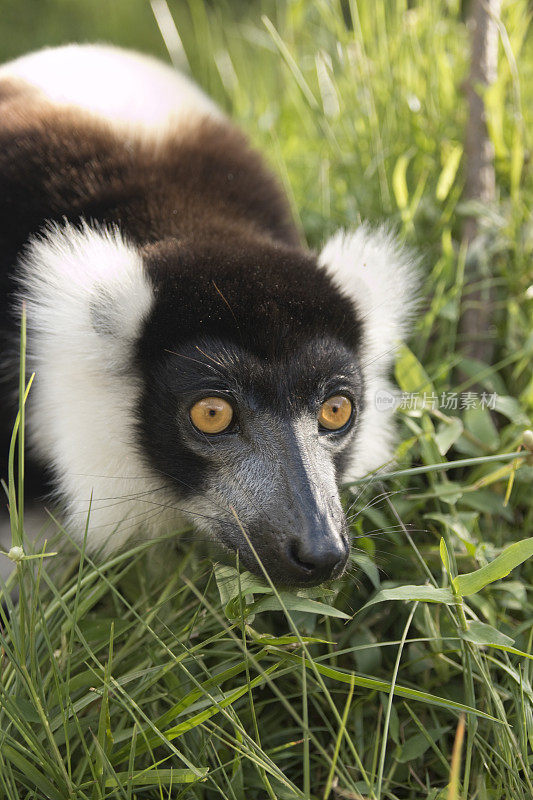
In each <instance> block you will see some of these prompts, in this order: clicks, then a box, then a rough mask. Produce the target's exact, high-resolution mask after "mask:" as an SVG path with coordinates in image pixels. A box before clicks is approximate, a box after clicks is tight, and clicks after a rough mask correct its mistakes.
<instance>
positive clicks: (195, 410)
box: [189, 397, 233, 433]
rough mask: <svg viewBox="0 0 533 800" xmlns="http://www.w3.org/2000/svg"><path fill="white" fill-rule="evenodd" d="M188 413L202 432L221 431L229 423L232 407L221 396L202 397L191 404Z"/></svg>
mask: <svg viewBox="0 0 533 800" xmlns="http://www.w3.org/2000/svg"><path fill="white" fill-rule="evenodd" d="M189 415H190V417H191V422H192V424H193V425H194V427H195V428H198V430H199V431H201V432H202V433H222V431H225V430H226V428H229V426H230V424H231V420H232V419H233V409H232V407H231V405H230V404H229V403H228V401H227V400H223V399H222V397H204V398H203V399H202V400H198V402H197V403H195V404H194V405H193V407H192V408H191V410H190V411H189Z"/></svg>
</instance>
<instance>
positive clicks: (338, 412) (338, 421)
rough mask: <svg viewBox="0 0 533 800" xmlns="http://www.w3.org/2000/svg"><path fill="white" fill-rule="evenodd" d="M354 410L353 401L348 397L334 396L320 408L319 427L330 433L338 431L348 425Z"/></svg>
mask: <svg viewBox="0 0 533 800" xmlns="http://www.w3.org/2000/svg"><path fill="white" fill-rule="evenodd" d="M352 410H353V406H352V401H351V400H350V399H349V398H348V397H346V396H345V395H343V394H334V395H333V396H332V397H328V399H327V400H325V401H324V402H323V403H322V405H321V406H320V413H319V415H318V422H319V425H320V427H321V428H325V429H326V430H328V431H338V430H340V429H341V428H344V426H345V425H347V424H348V422H349V421H350V418H351V416H352Z"/></svg>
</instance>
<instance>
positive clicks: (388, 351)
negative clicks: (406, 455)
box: [320, 224, 419, 480]
mask: <svg viewBox="0 0 533 800" xmlns="http://www.w3.org/2000/svg"><path fill="white" fill-rule="evenodd" d="M320 263H321V264H322V265H323V266H324V267H325V268H326V270H327V271H328V273H329V274H330V275H331V277H332V278H333V280H334V282H335V284H336V285H337V286H338V288H339V289H341V291H342V292H343V293H344V294H345V295H347V296H348V297H349V298H350V300H351V301H352V303H353V304H354V306H355V308H356V311H357V315H358V317H359V319H360V320H361V322H362V326H363V345H362V349H361V369H362V371H363V377H364V380H365V410H364V412H363V417H362V419H361V420H360V427H359V434H358V436H357V439H356V442H355V446H354V456H353V459H352V463H351V467H350V469H349V472H348V474H347V475H346V476H345V477H346V478H347V479H348V480H350V479H351V480H355V479H357V478H360V477H362V476H363V475H366V474H367V473H368V472H372V471H374V470H377V469H379V468H381V467H384V466H386V465H387V463H389V462H390V460H391V459H392V454H393V448H394V424H393V420H392V412H393V406H392V404H390V405H387V404H385V405H383V402H382V401H383V399H384V398H385V399H387V397H389V398H392V397H393V391H394V390H393V388H392V386H391V384H390V383H389V381H388V380H387V375H388V372H389V370H390V367H391V364H392V363H393V361H394V356H395V353H396V350H397V347H398V344H399V343H400V341H401V340H402V338H403V337H404V336H405V335H406V333H407V330H408V327H409V323H410V322H411V320H412V317H413V314H414V311H415V308H416V304H417V296H418V283H419V273H418V268H417V260H416V258H414V257H413V254H412V253H411V252H410V251H409V250H408V249H407V248H405V247H403V246H402V245H401V244H400V243H399V242H398V240H397V239H396V237H395V236H394V234H393V233H392V232H391V231H390V230H389V229H388V228H386V227H385V226H382V227H379V228H375V229H373V228H371V227H370V226H369V225H368V224H362V225H360V227H359V228H357V229H356V230H355V231H353V232H351V233H347V232H344V231H338V232H337V233H336V234H335V235H334V236H333V237H332V238H331V239H330V240H329V241H328V242H327V243H326V245H325V247H324V249H323V250H322V252H321V254H320ZM380 400H381V402H380Z"/></svg>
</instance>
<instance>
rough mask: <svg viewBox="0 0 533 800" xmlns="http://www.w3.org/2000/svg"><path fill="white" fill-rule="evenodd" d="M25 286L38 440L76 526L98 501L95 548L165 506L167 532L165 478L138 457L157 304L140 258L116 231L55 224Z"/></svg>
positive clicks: (28, 260) (25, 273)
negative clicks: (137, 420) (138, 364)
mask: <svg viewBox="0 0 533 800" xmlns="http://www.w3.org/2000/svg"><path fill="white" fill-rule="evenodd" d="M21 287H22V299H23V300H24V301H25V303H26V313H27V320H28V367H29V369H30V370H31V371H34V372H35V380H34V384H33V386H32V389H31V391H30V398H29V403H28V426H29V434H30V436H29V438H30V441H31V442H32V446H33V447H34V448H35V450H36V451H37V452H38V453H40V454H41V455H42V456H43V457H44V458H45V459H46V461H47V462H48V463H50V462H51V465H52V468H53V470H54V473H55V475H56V478H57V480H58V484H59V490H60V493H61V494H62V495H63V496H64V497H66V498H67V509H66V511H67V516H68V518H69V522H70V523H71V524H72V527H73V530H74V531H77V532H78V534H81V533H82V532H83V530H84V528H85V524H86V521H87V514H88V511H89V506H90V509H91V511H90V544H91V549H95V548H98V547H100V546H103V545H104V544H105V543H107V546H108V547H109V549H111V548H112V549H115V548H116V547H117V546H119V545H120V544H121V543H122V542H123V541H124V540H125V539H126V538H127V537H128V536H129V535H130V534H131V532H132V528H135V527H137V526H141V525H142V523H143V521H146V519H147V518H149V517H150V516H152V515H153V514H155V513H158V512H159V513H158V517H159V519H158V530H159V531H160V532H164V529H165V519H166V515H165V512H164V511H163V510H161V505H163V504H164V503H165V502H166V500H167V498H166V496H164V490H162V489H161V487H162V485H163V483H164V481H163V480H162V479H158V477H157V475H155V474H151V472H150V470H149V469H148V468H147V466H146V464H145V463H144V462H143V460H142V459H141V457H140V456H139V455H138V452H137V449H136V447H135V445H134V437H133V431H132V427H131V426H132V423H133V419H134V408H135V404H136V402H137V399H138V395H139V386H138V384H137V380H136V378H135V376H134V374H133V371H132V369H131V367H130V363H131V350H132V346H133V343H134V341H135V340H136V338H137V337H138V335H139V332H140V328H141V325H142V322H143V319H144V318H145V317H146V316H147V314H148V313H149V311H150V308H151V306H152V302H153V290H152V287H151V284H150V282H149V280H148V278H147V276H146V275H145V272H144V267H143V262H142V259H141V256H140V255H139V253H138V252H137V250H136V249H135V248H134V247H133V246H132V245H130V244H128V243H127V242H125V241H124V239H123V238H122V237H121V235H120V233H119V232H118V231H117V230H106V229H103V228H102V229H94V228H91V227H89V226H88V225H84V226H83V227H82V228H81V229H78V228H75V227H73V226H71V225H65V226H62V227H59V226H51V227H50V228H49V229H48V231H47V233H46V234H45V235H44V236H43V237H39V238H37V237H36V238H34V239H33V240H32V241H31V244H30V246H29V248H28V249H27V250H26V251H25V254H24V257H23V260H22V264H21ZM95 315H96V317H97V318H98V320H99V321H100V323H102V321H103V322H104V327H103V330H102V331H98V328H96V329H95V323H94V320H95ZM91 498H92V502H91ZM154 502H155V503H156V504H155V505H154ZM174 518H175V515H174ZM169 524H170V522H169ZM119 527H120V530H117V529H118V528H119ZM110 537H112V541H111V540H110Z"/></svg>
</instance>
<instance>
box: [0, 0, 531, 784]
mask: <svg viewBox="0 0 533 800" xmlns="http://www.w3.org/2000/svg"><path fill="white" fill-rule="evenodd" d="M146 5H148V4H146ZM458 5H459V4H458V3H455V2H454V1H453V0H450V1H449V2H446V3H445V2H430V0H425V1H422V2H418V3H417V4H416V5H415V7H414V8H411V9H407V7H406V6H407V4H406V3H403V2H401V1H400V0H398V2H393V3H388V2H385V0H377V1H376V2H373V3H370V2H368V3H367V2H359V3H356V2H355V0H354V2H344V3H342V12H341V7H340V6H337V5H336V4H333V3H327V2H325V0H324V2H316V3H306V2H303V0H294V1H293V2H287V3H281V2H280V3H274V2H270V3H266V4H263V5H262V7H261V9H259V8H257V9H256V8H254V9H253V11H248V10H243V8H242V7H240V6H239V7H233V6H219V5H218V4H212V5H205V4H204V3H203V2H200V0H198V1H196V0H190V2H189V3H188V4H181V3H180V4H178V3H169V7H170V10H171V11H172V14H173V16H174V19H175V21H176V25H177V28H178V31H179V34H180V36H181V39H182V41H183V44H184V46H185V50H186V53H187V56H188V60H189V63H190V64H191V67H192V71H193V73H194V75H195V76H196V78H197V79H198V80H199V81H200V82H201V83H202V85H204V86H205V87H206V88H207V89H208V90H210V91H211V92H212V93H213V94H214V95H215V97H216V98H217V99H218V100H219V102H221V103H222V104H223V105H224V107H225V108H226V109H227V110H229V111H231V112H232V114H233V115H234V117H235V118H236V119H238V120H240V121H241V123H242V124H243V125H244V127H245V128H246V129H247V131H248V133H249V134H250V136H251V137H252V139H253V140H254V142H255V143H256V144H257V145H258V146H259V147H261V149H262V150H263V152H265V154H266V155H267V157H268V159H269V161H270V163H271V164H272V165H273V166H274V168H275V169H276V171H277V172H278V174H279V175H280V179H281V180H282V181H283V183H284V185H285V186H286V188H287V191H288V193H289V196H290V198H291V202H292V205H293V208H294V211H295V214H296V215H297V217H298V220H299V223H300V226H301V230H302V233H303V235H305V237H306V238H307V241H308V242H309V243H310V244H311V245H312V246H318V245H319V243H320V242H321V241H323V239H324V238H325V237H326V236H327V235H328V234H329V233H330V232H332V231H333V230H334V229H335V228H337V227H339V226H342V227H350V226H352V225H354V224H356V223H357V222H358V220H359V218H360V217H364V218H369V219H371V220H376V221H377V220H379V219H382V218H384V217H386V218H388V219H392V221H393V222H394V223H395V224H396V225H397V227H398V231H399V234H400V235H401V236H403V237H404V238H405V239H406V240H407V241H408V242H409V243H410V244H411V245H413V246H415V247H416V248H417V249H418V250H419V251H420V252H421V253H422V255H423V261H424V265H425V275H426V279H425V284H424V287H423V295H424V297H427V298H428V302H427V304H426V306H425V307H424V309H423V310H422V312H421V314H420V318H419V320H418V321H417V326H416V333H415V336H414V337H413V340H412V344H411V346H410V348H407V347H406V348H404V349H403V350H402V351H401V353H400V357H399V360H398V364H397V368H396V374H395V377H396V381H397V383H398V386H399V388H400V390H401V391H403V392H404V393H406V394H407V393H411V394H412V393H415V394H416V393H418V394H419V395H422V394H423V392H426V395H427V396H428V397H429V396H430V395H433V394H434V395H435V396H436V397H439V398H440V397H441V396H442V394H443V393H446V395H449V393H451V392H457V393H458V394H459V403H458V406H457V408H453V407H450V408H442V407H433V405H432V403H431V402H427V403H426V404H425V405H423V406H420V404H419V405H418V406H417V407H415V408H409V407H406V408H401V409H400V410H399V412H398V416H399V418H400V426H401V443H400V445H399V448H398V452H397V464H395V465H394V466H393V467H392V466H391V467H390V468H389V469H388V474H384V475H380V476H379V479H380V483H379V484H377V485H376V484H374V486H373V487H369V486H367V485H366V483H365V482H363V483H358V484H357V485H355V486H352V487H347V488H346V490H345V502H346V508H347V509H349V514H350V518H351V520H352V521H351V528H352V532H353V541H354V553H353V562H352V568H351V569H350V571H349V573H348V574H347V575H346V577H345V578H343V579H342V580H340V581H338V582H337V583H336V584H335V585H334V586H331V587H327V588H325V589H322V590H314V591H306V592H299V593H298V594H296V595H295V594H294V593H290V592H280V591H279V590H277V589H275V587H273V586H271V585H269V584H268V583H265V582H261V581H259V580H258V579H256V578H252V577H251V576H249V575H246V574H244V575H241V576H239V574H238V572H237V571H235V570H232V569H231V568H230V567H221V566H216V567H213V565H212V564H211V563H210V562H209V561H208V560H207V559H203V558H202V557H201V556H200V555H199V554H196V553H194V552H193V551H191V549H190V547H189V545H188V542H189V541H190V537H189V536H184V538H183V545H182V547H181V549H180V550H179V551H178V553H177V554H176V556H175V560H174V561H173V562H172V564H173V566H172V569H170V570H168V573H167V574H165V575H163V576H161V575H160V574H159V573H158V572H157V571H156V570H155V569H154V568H153V562H154V561H155V557H154V546H153V545H151V544H149V543H138V542H137V543H135V545H132V546H131V547H130V549H129V550H128V551H127V552H124V553H121V554H120V555H117V556H115V557H113V558H111V559H108V560H106V561H105V562H102V561H99V560H97V559H93V558H91V557H89V556H88V555H87V553H86V552H85V547H84V546H81V547H80V546H76V545H75V544H74V543H72V542H70V540H69V535H68V531H62V530H61V526H60V524H59V523H55V522H54V524H53V525H52V526H51V527H52V530H57V534H56V535H55V536H54V538H53V540H52V541H50V542H48V543H47V544H46V550H44V551H43V557H41V556H38V557H37V558H29V556H31V555H38V553H39V552H41V548H42V547H43V544H42V543H40V544H38V545H36V550H35V553H34V551H33V545H32V544H31V543H30V542H29V541H27V540H26V538H25V534H24V525H23V520H24V516H23V493H24V480H23V471H22V464H23V460H22V458H21V457H20V455H21V452H22V450H20V451H19V458H18V463H17V462H16V459H15V453H16V452H17V447H18V445H17V443H16V442H15V440H14V441H13V446H12V452H11V456H10V465H11V470H10V475H9V481H8V482H9V485H8V487H7V494H8V499H9V504H10V515H11V522H12V535H13V541H12V544H13V546H14V547H18V548H22V551H21V550H15V551H11V557H12V558H13V559H14V560H15V561H16V568H15V570H14V572H13V574H12V576H11V577H10V578H9V580H8V582H7V585H6V586H2V602H3V610H2V612H1V625H0V648H1V650H0V673H1V680H0V796H3V797H6V798H8V800H15V799H16V800H18V799H19V798H28V800H29V799H30V798H32V799H33V798H52V800H56V798H57V800H62V799H63V798H67V797H73V798H91V800H92V798H115V797H117V798H134V797H139V798H141V797H147V798H161V797H198V798H206V800H211V798H228V799H229V798H231V800H241V798H242V799H243V800H244V798H246V800H249V798H264V797H270V798H294V797H301V798H311V797H312V798H327V797H330V798H332V797H333V798H348V800H355V799H356V798H361V797H363V798H373V799H374V800H377V798H379V799H380V800H381V798H413V799H415V798H416V799H418V798H426V797H427V798H431V800H437V798H442V799H444V798H454V799H455V798H463V799H464V798H469V800H471V799H472V798H479V800H489V799H490V800H496V799H497V798H506V800H507V798H511V797H512V798H513V800H528V799H529V798H530V797H531V796H532V794H533V787H532V782H531V781H532V779H531V767H532V761H531V749H532V745H533V688H532V681H531V676H532V671H533V665H532V656H531V653H532V639H533V632H532V626H531V620H532V619H533V605H532V603H531V578H532V573H531V563H532V562H531V560H530V561H528V562H527V561H524V560H523V558H522V556H523V557H524V558H525V557H526V556H527V555H528V552H529V550H528V548H529V547H530V544H527V543H524V544H523V545H521V546H520V548H521V549H520V553H519V554H518V556H516V551H513V552H514V553H515V557H514V560H513V561H512V565H513V571H512V573H511V574H510V575H509V576H508V577H505V578H504V577H503V576H504V574H505V570H504V567H503V566H502V567H501V569H500V567H499V565H501V564H502V563H504V562H503V561H502V560H501V559H500V560H498V559H497V556H498V555H499V554H500V552H501V551H502V550H503V549H504V548H505V547H506V546H507V545H510V544H511V543H512V542H517V541H520V540H525V539H526V538H527V537H528V536H531V535H532V533H533V511H532V505H531V488H530V487H531V482H532V478H533V467H532V466H531V463H529V462H530V458H529V456H528V452H529V451H527V449H525V448H524V446H523V445H524V444H526V445H527V443H528V441H529V439H528V438H527V437H526V438H524V430H525V429H526V428H527V427H528V426H530V424H531V422H530V416H531V411H532V408H533V379H532V378H531V359H532V355H533V352H532V349H533V339H532V334H531V305H529V306H528V305H527V303H528V301H527V299H526V292H527V289H528V286H529V284H530V283H531V266H530V265H531V255H532V252H531V251H532V249H533V236H532V228H531V222H530V220H529V219H528V215H527V209H528V208H530V207H531V199H532V194H533V192H532V187H531V178H530V174H529V172H528V165H527V158H528V155H527V154H528V147H530V145H531V143H530V142H528V141H527V139H526V138H525V136H526V134H525V131H526V130H527V122H528V120H527V118H526V119H525V120H524V118H523V117H520V115H519V114H517V111H519V110H521V112H522V114H523V115H527V114H528V113H529V114H530V110H531V108H532V103H531V92H532V89H531V87H532V86H533V80H532V71H533V58H532V55H531V53H532V50H531V49H530V50H529V51H528V50H527V49H526V46H525V44H524V37H525V36H526V35H527V34H526V30H527V24H526V18H527V3H526V2H525V0H524V2H522V1H521V0H518V1H517V2H514V3H510V2H508V3H504V14H503V20H504V23H505V25H506V30H507V34H508V37H509V44H510V48H511V50H510V53H511V55H513V56H514V61H513V58H511V57H510V55H509V53H507V54H506V55H505V54H503V55H502V59H501V67H500V77H499V79H498V82H497V85H496V87H495V89H494V91H493V92H492V95H491V97H489V98H488V103H489V111H490V118H489V123H490V130H491V135H492V137H493V139H494V143H495V149H496V156H497V176H498V186H499V203H498V206H497V208H495V209H493V210H492V211H491V212H490V214H488V213H486V214H485V216H483V220H484V221H485V222H486V224H487V227H488V229H489V231H488V238H487V239H486V240H485V242H484V246H485V247H486V250H487V255H488V256H490V263H491V265H492V267H493V269H494V273H493V276H492V277H491V278H490V280H492V281H493V282H494V286H495V289H496V293H497V307H496V324H495V329H494V338H495V340H496V355H495V363H494V364H492V365H486V364H479V363H475V362H468V361H465V360H464V359H463V360H461V357H460V355H459V349H460V336H459V333H458V317H459V311H460V309H461V307H464V304H465V303H466V302H468V293H469V289H470V287H468V286H465V285H464V281H463V278H464V266H465V261H466V259H467V258H468V257H469V254H468V253H466V252H465V251H464V249H463V248H462V247H461V222H462V215H463V214H464V209H463V208H462V207H461V204H460V195H461V174H462V173H461V161H460V158H461V156H462V150H461V148H462V140H463V126H464V121H465V109H464V104H463V100H462V95H461V81H462V80H463V78H464V74H465V70H466V65H467V58H468V47H467V36H466V32H465V29H464V25H463V23H462V22H461V20H460V17H459V8H458ZM52 6H53V4H52ZM57 7H58V14H59V4H58V6H57ZM86 7H87V9H88V7H89V6H88V4H85V3H80V4H79V8H80V9H81V10H80V11H79V13H80V15H81V17H82V18H83V20H84V26H85V27H84V34H83V37H82V34H81V33H80V34H78V35H79V37H80V38H81V37H82V38H85V39H87V38H91V34H92V33H93V31H94V36H99V37H100V38H101V37H102V36H103V35H105V32H104V33H102V30H103V29H102V27H101V26H102V25H105V18H104V19H103V20H96V19H94V20H93V21H91V22H90V24H89V22H88V20H89V21H90V20H92V16H91V15H92V12H89V11H88V10H86ZM120 8H122V6H121V4H120V3H119V4H117V6H116V7H115V8H114V10H113V12H112V13H111V12H110V19H111V18H112V20H113V25H112V30H111V31H110V33H109V35H110V36H111V35H112V36H113V37H115V38H117V40H120V36H121V35H122V34H121V32H120V31H121V28H120V25H119V23H118V17H117V14H119V11H117V9H120ZM140 8H141V6H140V5H138V4H136V3H132V4H131V5H130V6H128V8H126V6H124V8H123V10H122V11H121V12H120V13H122V14H123V15H124V18H125V19H126V18H127V20H128V24H127V29H125V30H126V32H125V33H124V36H125V37H126V33H127V42H128V43H129V44H135V42H136V39H135V36H136V35H137V34H135V24H137V26H138V30H139V33H138V37H139V38H138V40H137V41H138V42H139V43H141V42H148V39H149V37H148V34H147V33H146V32H145V30H144V28H142V26H143V25H144V24H145V23H144V22H141V20H146V19H147V18H146V17H145V16H144V13H145V12H144V10H143V11H142V12H141V11H140ZM261 11H263V12H264V13H263V16H262V15H261V13H260V12H261ZM36 13H37V12H36ZM104 17H105V15H104ZM57 25H58V26H59V25H60V22H59V21H58V22H57ZM141 28H142V32H141ZM154 30H155V29H154ZM150 36H151V34H150ZM143 37H144V38H143ZM150 41H151V40H150ZM150 46H151V45H150ZM154 46H155V45H154ZM518 89H520V91H518ZM487 280H489V278H487ZM529 303H530V304H531V300H529ZM23 352H24V342H23V347H22V353H23ZM459 364H460V366H461V378H460V379H458V378H457V377H456V367H457V366H458V365H459ZM465 375H466V376H467V377H466V378H465ZM21 376H22V378H21V395H22V396H23V395H24V391H25V387H26V385H27V380H25V379H24V372H23V371H21ZM30 391H31V389H30ZM469 391H476V392H481V391H485V392H486V393H487V394H490V395H492V394H494V393H496V394H497V395H498V399H497V401H496V411H497V413H496V414H494V413H491V412H490V411H489V410H488V409H487V408H481V407H480V406H479V404H478V406H477V407H476V408H461V405H460V395H461V393H466V392H469ZM22 413H23V409H22V406H21V415H22ZM19 443H20V439H19ZM20 447H21V448H22V444H20ZM515 454H516V457H515ZM448 465H449V466H448ZM89 524H90V520H89ZM172 542H173V540H169V541H168V542H167V544H166V546H167V547H169V548H172V549H173V543H172ZM160 546H164V543H162V544H161V545H160ZM54 551H56V552H57V553H58V555H57V556H52V557H46V558H45V557H44V555H47V554H49V553H50V552H54ZM0 557H2V558H4V557H6V556H0ZM507 557H508V556H507V555H506V556H504V560H505V558H507ZM505 563H507V562H505ZM488 564H491V565H493V566H492V571H489V572H490V582H487V583H486V584H485V585H483V586H481V584H483V580H482V579H480V578H479V576H477V578H476V580H477V584H475V583H473V582H472V578H466V577H465V578H464V579H459V580H457V576H458V575H461V576H462V575H464V576H467V575H468V574H469V573H472V572H475V571H476V570H478V569H481V568H483V567H485V566H486V565H488ZM483 575H486V573H483ZM469 581H470V582H469ZM476 585H479V586H480V588H479V589H478V588H476ZM420 587H422V588H420ZM17 589H18V600H17V601H15V599H14V597H15V595H14V592H15V591H16V590H17ZM471 590H475V591H471ZM463 719H464V725H465V728H464V739H463V740H462V744H461V737H462V733H461V731H462V724H463V723H462V720H463ZM448 786H450V788H449V789H448Z"/></svg>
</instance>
